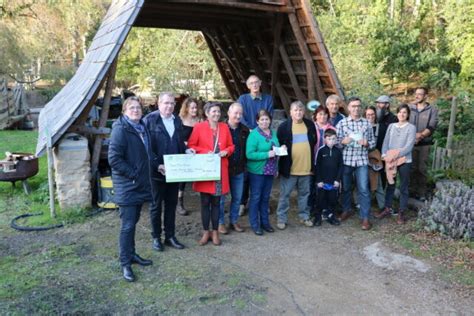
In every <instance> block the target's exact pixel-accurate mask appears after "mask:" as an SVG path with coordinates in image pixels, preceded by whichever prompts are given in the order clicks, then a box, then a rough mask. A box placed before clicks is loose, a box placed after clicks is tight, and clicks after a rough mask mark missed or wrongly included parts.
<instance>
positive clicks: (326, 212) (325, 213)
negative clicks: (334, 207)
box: [322, 209, 329, 221]
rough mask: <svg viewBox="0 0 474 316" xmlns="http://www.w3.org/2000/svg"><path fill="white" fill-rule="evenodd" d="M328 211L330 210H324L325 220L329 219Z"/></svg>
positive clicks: (323, 216) (323, 218) (323, 217)
mask: <svg viewBox="0 0 474 316" xmlns="http://www.w3.org/2000/svg"><path fill="white" fill-rule="evenodd" d="M328 212H329V211H328V210H326V209H325V210H323V211H322V220H324V221H325V220H327V219H328Z"/></svg>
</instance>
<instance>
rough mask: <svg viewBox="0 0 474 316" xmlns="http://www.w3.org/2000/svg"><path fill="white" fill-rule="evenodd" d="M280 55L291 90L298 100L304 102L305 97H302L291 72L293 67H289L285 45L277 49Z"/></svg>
mask: <svg viewBox="0 0 474 316" xmlns="http://www.w3.org/2000/svg"><path fill="white" fill-rule="evenodd" d="M279 51H280V55H281V60H282V61H283V64H284V65H285V68H286V72H287V73H288V77H289V78H290V82H291V85H292V87H293V90H294V91H295V94H296V96H297V97H298V99H299V100H300V101H302V102H306V101H307V99H306V96H305V95H304V93H303V91H302V90H301V88H300V85H299V82H298V79H296V75H295V73H294V71H293V66H292V65H291V62H290V60H289V58H288V54H287V52H286V49H285V45H283V44H282V45H280V48H279Z"/></svg>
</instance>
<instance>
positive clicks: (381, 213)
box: [374, 207, 392, 219]
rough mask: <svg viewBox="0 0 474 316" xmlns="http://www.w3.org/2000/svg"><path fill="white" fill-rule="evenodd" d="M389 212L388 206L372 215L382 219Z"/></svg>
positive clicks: (390, 211) (390, 212)
mask: <svg viewBox="0 0 474 316" xmlns="http://www.w3.org/2000/svg"><path fill="white" fill-rule="evenodd" d="M390 214H392V210H391V209H390V208H388V207H385V208H384V209H383V211H381V212H379V213H377V214H374V217H375V218H377V219H382V218H384V217H387V216H389V215H390Z"/></svg>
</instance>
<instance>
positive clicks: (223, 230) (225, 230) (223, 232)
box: [218, 224, 229, 235]
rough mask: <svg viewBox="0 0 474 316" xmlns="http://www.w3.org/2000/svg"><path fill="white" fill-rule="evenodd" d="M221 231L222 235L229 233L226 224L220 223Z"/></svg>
mask: <svg viewBox="0 0 474 316" xmlns="http://www.w3.org/2000/svg"><path fill="white" fill-rule="evenodd" d="M218 230H219V233H221V234H222V235H227V234H228V233H229V232H228V231H227V228H225V225H224V224H219V228H218Z"/></svg>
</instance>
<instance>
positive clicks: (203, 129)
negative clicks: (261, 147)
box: [188, 121, 234, 194]
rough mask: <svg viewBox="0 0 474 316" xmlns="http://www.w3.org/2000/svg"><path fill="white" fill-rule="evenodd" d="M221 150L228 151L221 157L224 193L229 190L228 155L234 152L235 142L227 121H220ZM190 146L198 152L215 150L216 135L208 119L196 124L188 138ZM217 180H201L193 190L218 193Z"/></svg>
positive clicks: (205, 152)
mask: <svg viewBox="0 0 474 316" xmlns="http://www.w3.org/2000/svg"><path fill="white" fill-rule="evenodd" d="M218 127H219V140H218V145H219V151H224V150H226V151H227V156H226V157H222V158H221V182H222V192H221V193H222V194H226V193H228V192H229V160H228V159H227V157H228V156H230V155H232V153H233V152H234V144H233V143H232V136H231V134H230V131H229V127H228V126H227V124H225V123H218ZM188 147H189V148H193V149H194V150H196V153H197V154H207V153H209V152H211V151H213V150H214V137H212V130H211V127H210V125H209V122H208V121H205V122H201V123H197V124H196V125H194V128H193V132H192V133H191V136H190V137H189V139H188ZM215 183H216V182H215V181H199V182H194V183H193V190H194V191H197V192H203V193H211V194H215V193H216V185H215Z"/></svg>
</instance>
